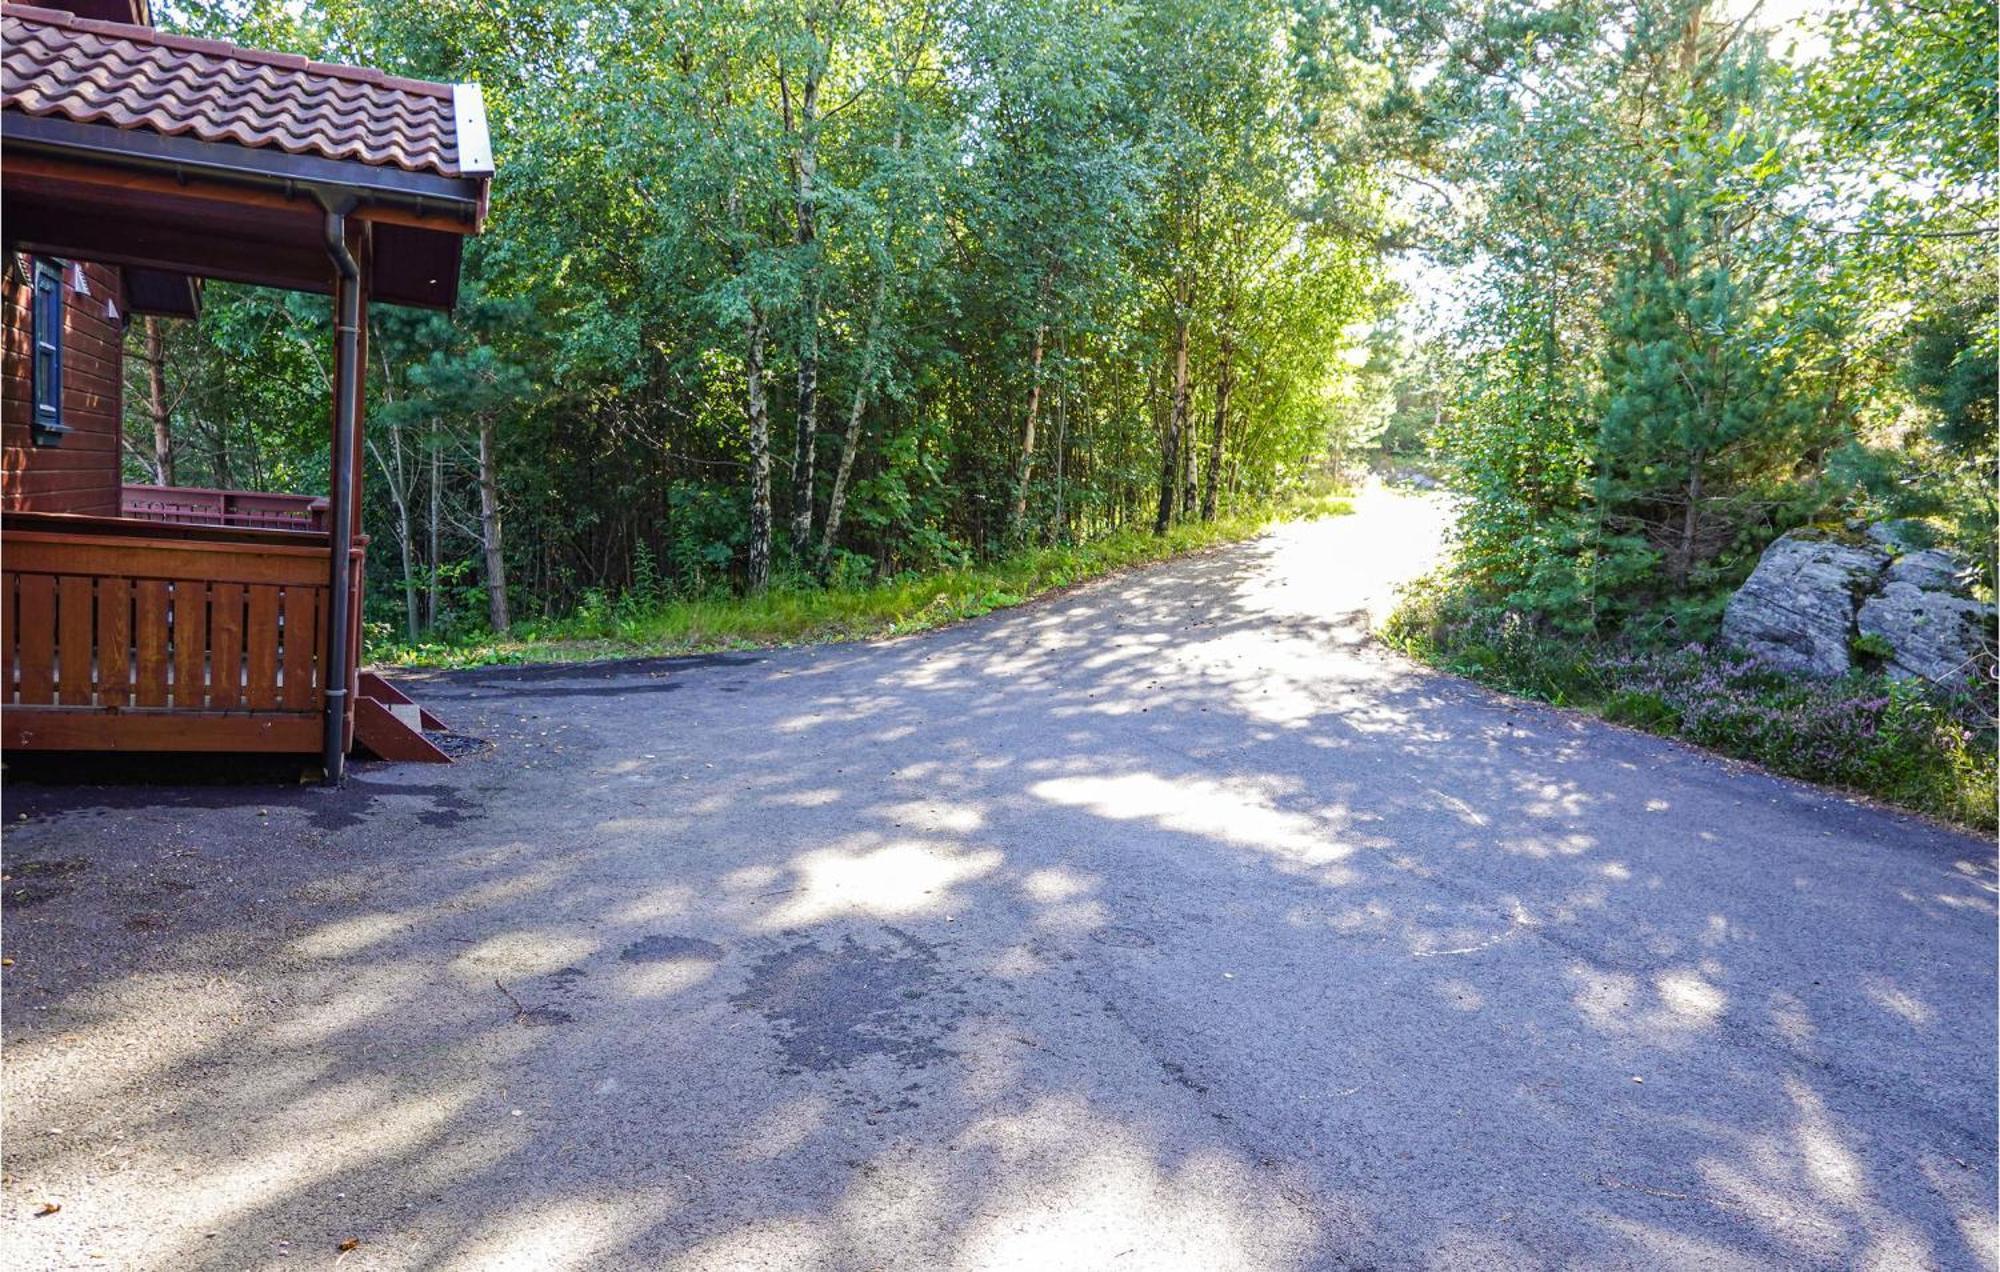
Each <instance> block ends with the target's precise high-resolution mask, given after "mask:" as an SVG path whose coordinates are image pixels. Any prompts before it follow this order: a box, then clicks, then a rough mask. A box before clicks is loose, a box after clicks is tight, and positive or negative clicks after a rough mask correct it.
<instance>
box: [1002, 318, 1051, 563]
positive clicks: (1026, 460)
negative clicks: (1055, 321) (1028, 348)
mask: <svg viewBox="0 0 2000 1272" xmlns="http://www.w3.org/2000/svg"><path fill="white" fill-rule="evenodd" d="M1048 334H1049V328H1048V324H1046V323H1043V324H1042V325H1040V326H1038V327H1036V328H1035V351H1034V354H1033V355H1032V356H1031V357H1030V358H1029V359H1028V377H1029V378H1028V418H1027V422H1026V423H1025V424H1023V425H1022V427H1021V459H1020V462H1019V463H1018V464H1017V465H1015V468H1014V515H1013V516H1012V517H1011V518H1010V519H1009V521H1008V528H1007V534H1008V538H1010V539H1019V538H1020V537H1021V535H1022V533H1023V532H1024V531H1025V530H1026V528H1027V520H1028V478H1029V477H1030V476H1032V475H1033V474H1034V470H1035V416H1036V415H1037V413H1039V412H1040V410H1041V407H1042V352H1043V349H1044V348H1045V347H1046V345H1047V343H1048Z"/></svg>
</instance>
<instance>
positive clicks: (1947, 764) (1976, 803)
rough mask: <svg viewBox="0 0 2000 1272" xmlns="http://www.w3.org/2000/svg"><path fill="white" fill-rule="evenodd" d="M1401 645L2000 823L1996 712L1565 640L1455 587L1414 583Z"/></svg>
mask: <svg viewBox="0 0 2000 1272" xmlns="http://www.w3.org/2000/svg"><path fill="white" fill-rule="evenodd" d="M1382 636H1383V638H1384V639H1385V640H1386V641H1387V642H1388V643H1389V644H1390V645H1392V646H1394V647H1395V648H1397V649H1400V650H1402V651H1403V652H1404V653H1407V654H1409V655H1410V656H1412V657H1414V658H1417V659H1419V660H1421V661H1423V662H1427V663H1430V664H1431V665H1433V666H1436V667H1439V668H1441V669H1443V670H1446V671H1450V672H1454V673H1456V674H1458V675H1462V676H1466V677H1468V678H1470V679H1473V680H1477V681H1479V682H1480V683H1482V684H1486V685H1489V686H1491V687H1493V688H1495V689H1500V690H1504V691H1506V692H1508V693H1515V694H1520V695H1523V696H1525V697H1530V698H1537V699H1540V700H1542V701H1544V702H1549V703H1553V704H1555V705H1557V706H1562V707H1574V708H1580V709H1583V710H1587V711H1593V712H1595V713H1597V714H1599V715H1601V716H1603V717H1604V718H1605V719H1607V720H1612V721H1615V722H1617V723H1620V724H1627V725H1632V726H1634V727H1636V728H1641V729H1645V730H1647V731H1648V732H1651V733H1657V734H1661V735H1663V736H1667V737H1680V738H1685V739H1687V740H1688V741H1690V742H1694V743H1696V744H1698V745H1701V746H1704V747H1707V748H1709V749H1711V750H1714V751H1719V752H1721V753H1723V754H1725V755H1731V756H1735V757H1737V758H1739V759H1745V760H1750V761H1753V762H1755V763H1757V764H1760V765H1762V766H1763V767H1765V768H1767V769H1770V770H1771V771H1772V772H1775V773H1782V774H1785V775H1786V776H1788V777H1796V778H1802V779H1804V780H1807V781H1812V782H1819V783H1823V784H1826V785H1830V786H1837V787H1842V788H1845V789H1847V790H1850V791H1855V792H1857V793H1859V794H1862V795H1867V796H1871V797H1874V798H1876V799H1880V800H1884V801H1887V802H1889V803H1892V804H1897V805H1900V806H1902V807H1904V808H1908V809H1912V810H1914V811H1916V812H1920V813H1925V814H1928V815H1929V816H1932V817H1937V818H1940V819H1942V820H1945V821H1949V822H1955V823H1957V824H1959V825H1962V826H1968V827H1971V828H1973V829H1976V830H1983V831H1989V832H1990V831H1992V830H1994V829H1995V824H1996V823H1995V800H1996V775H1995V756H1994V737H1993V724H1992V716H1991V704H1990V703H1988V702H1985V701H1983V700H1982V699H1979V698H1977V697H1973V696H1949V695H1943V694H1939V693H1938V692H1936V691H1935V690H1933V689H1932V688H1930V687H1929V686H1927V685H1922V684H1917V683H1913V682H1909V681H1893V680H1889V679H1888V678H1886V677H1884V676H1882V675H1880V674H1877V673H1873V672H1868V671H1860V672H1856V673H1854V674H1852V675H1849V676H1847V677H1844V678H1842V679H1839V680H1826V681H1816V680H1802V679H1799V678H1796V677H1792V676H1787V675H1784V674H1782V673H1780V672H1778V671H1775V670H1773V669H1772V668H1770V667H1768V666H1765V665H1763V664H1762V663H1760V662H1759V661H1758V660H1756V659H1754V658H1745V657H1741V656H1737V655H1734V654H1730V653H1727V652H1724V651H1720V650H1716V649H1712V648H1709V647H1706V646H1703V645H1700V644H1687V645H1683V646H1679V647H1673V648H1669V647H1663V646H1650V647H1648V646H1643V645H1637V644H1631V643H1619V642H1609V641H1598V640H1581V641H1579V640H1577V639H1576V638H1574V637H1566V636H1559V635H1551V634H1549V633H1548V632H1546V631H1543V630H1538V625H1537V624H1536V623H1534V622H1533V621H1532V620H1531V619H1529V618H1528V617H1527V616H1524V615H1522V614H1520V613H1518V612H1512V611H1507V610H1503V609H1499V608H1495V607H1491V606H1480V605H1478V604H1477V603H1476V602H1473V601H1470V600H1469V599H1468V598H1467V596H1466V594H1465V593H1463V592H1454V591H1452V590H1450V585H1449V583H1448V581H1447V580H1444V579H1439V578H1431V579H1426V580H1423V581H1420V582H1419V583H1417V584H1415V585H1413V586H1412V587H1411V588H1410V589H1409V590H1408V592H1407V593H1406V598H1405V600H1404V602H1403V604H1402V605H1401V606H1400V607H1399V608H1398V609H1397V610H1396V612H1395V613H1394V614H1392V615H1391V616H1390V617H1389V620H1388V621H1387V622H1386V623H1385V624H1384V629H1383V632H1382Z"/></svg>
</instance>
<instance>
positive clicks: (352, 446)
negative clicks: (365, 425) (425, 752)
mask: <svg viewBox="0 0 2000 1272" xmlns="http://www.w3.org/2000/svg"><path fill="white" fill-rule="evenodd" d="M352 207H353V203H352V201H351V200H348V201H343V202H339V203H336V202H333V201H331V200H329V201H327V202H326V254H327V256H328V257H329V258H330V259H331V260H332V261H333V268H334V275H335V277H334V289H333V295H334V301H333V308H334V328H333V330H334V358H333V469H332V474H331V478H330V480H329V482H328V490H327V503H328V509H327V511H328V514H329V519H330V520H331V521H332V523H333V524H332V526H331V527H330V532H329V534H328V536H327V537H328V552H327V555H328V557H329V561H328V570H329V573H328V593H327V598H328V606H327V608H328V610H329V613H328V614H327V632H326V667H325V668H324V671H325V679H324V690H325V695H326V732H325V735H324V740H323V742H322V745H321V761H322V764H323V766H324V769H325V774H326V782H327V784H328V785H330V786H338V785H339V784H340V781H341V779H342V778H343V777H344V776H345V775H346V770H347V703H348V697H349V693H348V688H349V683H350V681H352V679H353V677H354V670H355V669H354V658H353V654H354V650H353V630H354V613H353V609H354V600H355V597H354V592H353V585H352V570H351V567H350V565H349V561H348V558H349V556H350V555H351V553H352V552H353V548H354V519H355V516H356V514H357V513H358V511H359V508H360V501H361V487H360V483H359V481H358V480H356V473H355V468H356V463H355V457H356V454H357V452H358V451H359V449H360V442H361V430H360V419H359V416H360V413H361V375H362V370H363V363H362V361H361V293H362V288H363V283H362V277H361V264H360V262H359V261H357V260H356V259H355V258H354V253H353V251H352V250H351V249H350V248H349V246H348V242H347V213H348V212H349V210H350V209H351V208H352Z"/></svg>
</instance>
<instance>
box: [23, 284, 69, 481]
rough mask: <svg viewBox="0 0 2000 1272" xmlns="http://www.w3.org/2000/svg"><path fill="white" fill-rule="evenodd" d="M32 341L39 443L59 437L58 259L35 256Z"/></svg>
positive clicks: (60, 322) (60, 319)
mask: <svg viewBox="0 0 2000 1272" xmlns="http://www.w3.org/2000/svg"><path fill="white" fill-rule="evenodd" d="M31 316H32V319H33V326H34V331H33V337H34V344H35V362H34V382H35V384H34V392H35V426H34V428H33V429H32V430H31V431H32V433H33V434H34V440H35V443H36V444H37V445H40V446H53V445H56V444H57V443H58V442H60V441H62V436H63V434H64V433H67V432H69V429H68V428H67V427H65V426H64V424H63V419H62V370H63V365H62V364H63V350H62V341H63V284H62V264H61V262H59V261H52V260H46V259H44V258H42V257H39V256H38V257H36V258H35V298H34V307H33V310H32V313H31Z"/></svg>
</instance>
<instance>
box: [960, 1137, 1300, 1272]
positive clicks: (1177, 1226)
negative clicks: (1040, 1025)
mask: <svg viewBox="0 0 2000 1272" xmlns="http://www.w3.org/2000/svg"><path fill="white" fill-rule="evenodd" d="M967 1138H968V1139H970V1140H971V1141H972V1143H973V1144H974V1145H976V1146H979V1147H982V1148H987V1149H990V1150H992V1151H994V1152H996V1153H997V1154H998V1156H999V1159H1000V1160H1001V1161H1002V1162H1003V1163H1005V1164H1006V1165H1008V1166H1009V1167H1010V1168H1011V1169H1010V1170H1009V1171H1008V1174H1009V1175H1010V1176H1012V1177H1014V1178H1017V1179H1020V1180H1022V1181H1024V1182H1023V1183H1022V1184H1021V1185H1018V1186H1016V1187H1014V1188H1011V1189H1002V1190H999V1191H997V1192H996V1193H993V1194H991V1195H989V1197H988V1199H987V1200H986V1201H985V1202H984V1204H983V1205H982V1206H981V1207H980V1217H979V1219H978V1220H977V1221H975V1222H974V1223H973V1225H972V1226H971V1228H970V1229H969V1230H968V1231H967V1232H966V1233H965V1235H964V1237H963V1238H962V1239H961V1241H960V1243H959V1248H958V1256H957V1258H956V1259H955V1260H953V1265H954V1266H955V1267H957V1268H959V1269H963V1270H965V1272H988V1270H998V1269H1022V1270H1024V1272H1029V1270H1032V1272H1042V1270H1043V1269H1048V1268H1113V1269H1118V1272H1124V1269H1126V1268H1128V1267H1130V1268H1145V1269H1187V1270H1188V1272H1223V1270H1225V1269H1239V1268H1240V1269H1258V1270H1260V1272H1262V1270H1263V1269H1279V1268H1288V1267H1296V1266H1299V1265H1301V1264H1302V1263H1303V1262H1304V1261H1305V1259H1306V1257H1307V1255H1308V1253H1309V1251H1310V1250H1311V1247H1312V1242H1313V1239H1314V1237H1315V1235H1316V1233H1315V1229H1314V1224H1313V1221H1312V1220H1311V1218H1309V1217H1308V1216H1307V1215H1306V1214H1305V1213H1304V1212H1303V1211H1302V1210H1301V1209H1299V1208H1298V1207H1297V1206H1294V1205H1293V1204H1292V1203H1291V1202H1290V1201H1288V1200H1287V1199H1286V1197H1285V1195H1284V1193H1283V1192H1282V1191H1281V1189H1280V1188H1279V1185H1278V1182H1277V1181H1276V1180H1275V1179H1272V1178H1269V1177H1265V1176H1260V1175H1259V1174H1258V1173H1257V1172H1256V1171H1254V1170H1253V1169H1251V1167H1250V1166H1249V1165H1248V1164H1247V1163H1245V1162H1243V1161H1241V1160H1240V1159H1238V1158H1237V1157H1236V1156H1234V1155H1233V1154H1231V1153H1230V1152H1228V1151H1227V1150H1224V1149H1220V1148H1204V1149H1200V1150H1197V1151H1195V1152H1193V1153H1190V1154H1186V1155H1184V1156H1179V1157H1177V1158H1176V1159H1175V1160H1173V1161H1172V1162H1171V1164H1169V1163H1164V1162H1162V1161H1161V1160H1160V1159H1159V1158H1158V1156H1157V1155H1156V1154H1157V1151H1158V1150H1157V1149H1156V1148H1155V1147H1154V1146H1153V1145H1152V1144H1151V1143H1150V1142H1149V1141H1148V1140H1146V1139H1144V1138H1142V1137H1140V1136H1137V1135H1135V1134H1133V1133H1132V1132H1131V1131H1130V1130H1128V1129H1126V1128H1125V1127H1122V1126H1120V1125H1118V1124H1116V1123H1113V1122H1108V1121H1106V1120H1105V1119H1103V1118H1100V1117H1096V1116H1093V1115H1092V1114H1091V1113H1090V1112H1089V1110H1088V1109H1086V1108H1084V1107H1082V1106H1081V1105H1079V1104H1078V1103H1077V1102H1075V1101H1073V1100H1060V1099H1044V1100H1041V1101H1038V1102H1037V1103H1036V1105H1035V1106H1034V1107H1033V1108H1032V1109H1030V1110H1029V1111H1028V1112H1027V1113H1025V1114H1023V1115H1021V1116H1018V1117H1003V1118H995V1119H992V1120H990V1121H987V1122H984V1123H981V1124H979V1125H977V1126H974V1127H972V1128H971V1129H970V1131H969V1132H968V1134H967Z"/></svg>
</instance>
